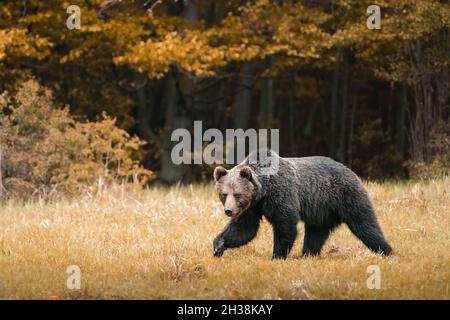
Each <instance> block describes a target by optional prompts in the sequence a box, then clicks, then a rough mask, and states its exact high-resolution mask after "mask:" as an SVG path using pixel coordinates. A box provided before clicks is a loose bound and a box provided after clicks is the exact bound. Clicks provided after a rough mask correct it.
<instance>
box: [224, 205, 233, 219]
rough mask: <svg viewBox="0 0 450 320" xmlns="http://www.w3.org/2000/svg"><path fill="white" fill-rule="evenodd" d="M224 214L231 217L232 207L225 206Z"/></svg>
mask: <svg viewBox="0 0 450 320" xmlns="http://www.w3.org/2000/svg"><path fill="white" fill-rule="evenodd" d="M225 214H226V215H227V216H229V217H232V216H233V209H231V208H229V207H227V208H225Z"/></svg>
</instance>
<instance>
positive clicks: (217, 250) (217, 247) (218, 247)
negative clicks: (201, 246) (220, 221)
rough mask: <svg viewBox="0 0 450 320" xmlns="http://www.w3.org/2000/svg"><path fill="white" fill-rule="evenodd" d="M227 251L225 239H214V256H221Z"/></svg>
mask: <svg viewBox="0 0 450 320" xmlns="http://www.w3.org/2000/svg"><path fill="white" fill-rule="evenodd" d="M224 251H225V246H224V241H223V239H214V251H213V255H214V257H221V256H222V255H223V252H224Z"/></svg>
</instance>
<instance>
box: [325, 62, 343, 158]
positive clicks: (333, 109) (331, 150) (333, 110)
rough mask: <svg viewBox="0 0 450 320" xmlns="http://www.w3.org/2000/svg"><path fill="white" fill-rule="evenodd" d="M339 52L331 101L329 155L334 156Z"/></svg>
mask: <svg viewBox="0 0 450 320" xmlns="http://www.w3.org/2000/svg"><path fill="white" fill-rule="evenodd" d="M339 60H340V57H339V54H338V55H337V56H336V66H335V68H334V71H333V82H332V86H331V103H330V121H329V125H330V135H329V139H328V143H329V155H330V157H332V158H335V157H336V134H337V130H336V129H337V113H338V110H337V109H338V91H339V64H340V61H339Z"/></svg>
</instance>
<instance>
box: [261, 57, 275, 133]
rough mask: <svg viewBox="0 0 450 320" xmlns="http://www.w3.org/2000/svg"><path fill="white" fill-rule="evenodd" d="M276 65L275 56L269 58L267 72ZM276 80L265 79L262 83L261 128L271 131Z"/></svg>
mask: <svg viewBox="0 0 450 320" xmlns="http://www.w3.org/2000/svg"><path fill="white" fill-rule="evenodd" d="M274 64H275V56H273V55H271V56H269V57H268V58H267V65H266V70H269V71H270V70H271V69H272V67H273V66H274ZM273 108H274V79H273V78H272V77H265V78H263V79H262V81H261V98H260V109H259V112H260V113H259V127H260V128H265V129H269V128H272V126H273Z"/></svg>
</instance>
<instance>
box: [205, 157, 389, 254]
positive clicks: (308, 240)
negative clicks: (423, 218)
mask: <svg viewBox="0 0 450 320" xmlns="http://www.w3.org/2000/svg"><path fill="white" fill-rule="evenodd" d="M268 154H269V156H270V157H276V159H277V163H278V165H277V170H276V171H275V172H274V173H273V174H267V173H266V171H264V170H263V169H265V168H263V167H264V166H263V165H262V164H261V162H260V161H256V162H255V161H250V160H249V159H252V158H251V157H250V156H249V157H247V158H246V159H245V160H244V161H243V162H242V163H241V164H239V165H237V166H235V167H234V168H232V169H230V170H226V169H225V168H223V167H220V166H219V167H216V168H215V170H214V180H215V183H216V184H215V189H216V192H217V193H218V195H219V198H220V201H221V202H222V203H223V205H224V210H225V214H226V215H227V216H229V217H230V218H231V219H230V221H229V223H228V224H227V226H226V227H225V229H224V230H223V231H222V232H221V233H220V234H219V235H218V236H217V237H216V238H215V239H214V243H213V245H214V256H221V255H222V254H223V252H224V251H225V250H226V249H229V248H236V247H239V246H242V245H244V244H247V243H248V242H250V241H251V240H252V239H253V238H254V237H255V236H256V233H257V231H258V228H259V224H260V221H261V219H262V217H263V216H264V217H265V218H266V219H267V220H268V221H269V222H270V223H271V225H272V227H273V233H274V245H273V255H272V258H275V259H276V258H282V259H285V258H286V257H287V255H288V254H289V252H290V251H291V248H292V246H293V244H294V241H295V239H296V237H297V224H298V222H299V221H300V220H302V221H303V222H304V223H305V236H304V243H303V250H302V254H303V255H319V254H320V251H321V249H322V246H323V245H324V243H325V241H326V240H327V238H328V236H329V235H330V233H331V232H332V231H333V230H334V229H335V228H336V227H337V226H339V225H340V224H341V223H345V224H347V226H348V227H349V228H350V230H351V231H352V232H353V234H355V235H356V236H357V237H358V238H359V239H360V240H361V241H362V242H363V243H364V244H365V245H366V246H367V247H368V248H369V249H371V250H372V251H374V252H378V253H381V254H384V255H389V254H391V252H392V249H391V247H390V245H389V244H388V243H387V241H386V240H385V238H384V235H383V232H382V231H381V228H380V226H379V224H378V222H377V218H376V215H375V212H374V209H373V206H372V203H371V201H370V199H369V196H368V194H367V191H366V190H365V188H364V186H363V184H362V183H361V180H360V179H359V178H358V177H357V175H356V174H355V173H353V171H351V170H350V169H348V168H347V167H346V166H344V165H343V164H341V163H338V162H336V161H334V160H332V159H330V158H326V157H318V156H316V157H305V158H282V157H279V156H278V155H277V154H276V153H275V152H273V151H271V150H269V151H268ZM273 159H275V158H273Z"/></svg>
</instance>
